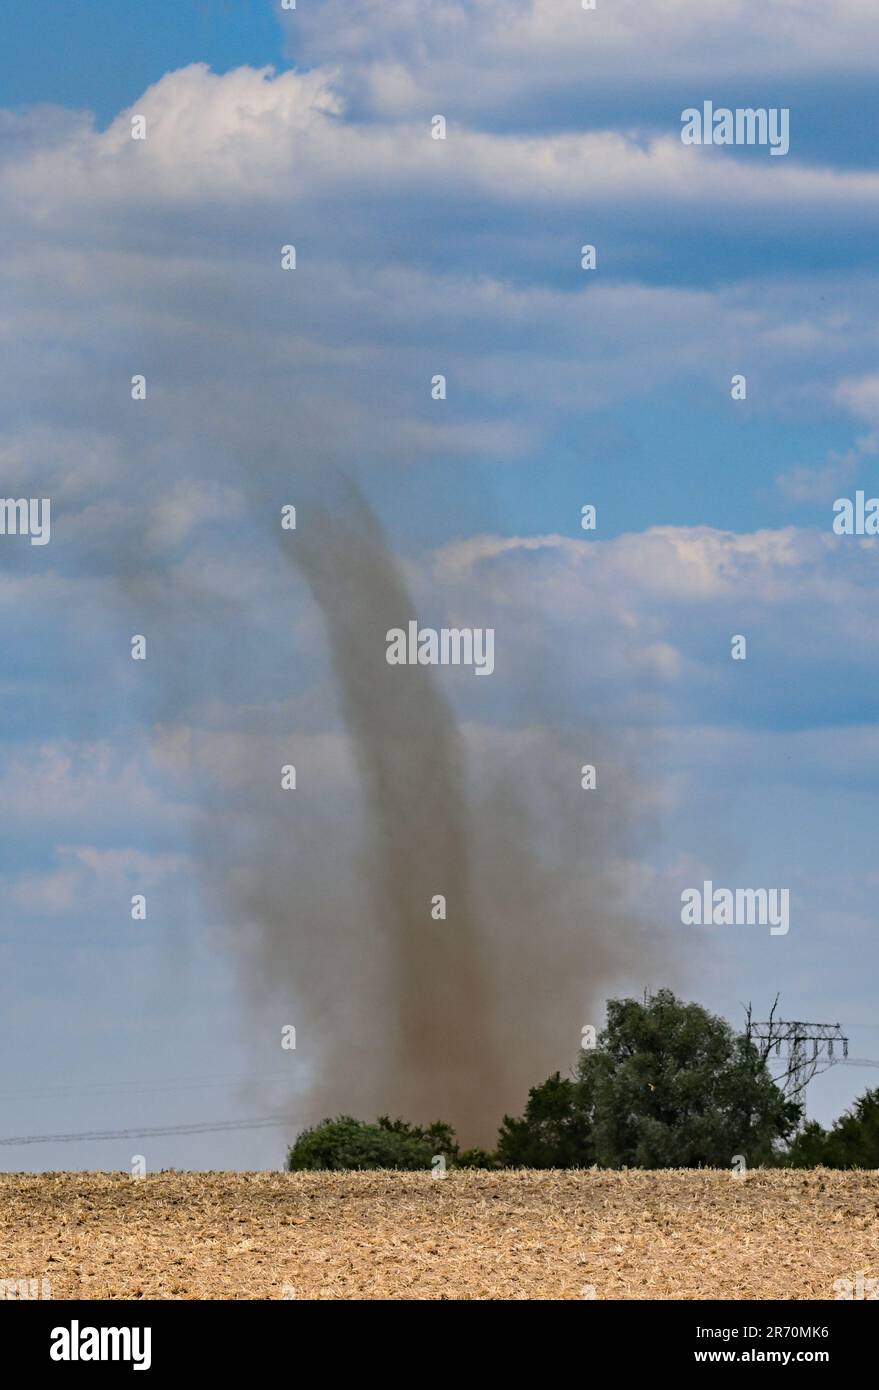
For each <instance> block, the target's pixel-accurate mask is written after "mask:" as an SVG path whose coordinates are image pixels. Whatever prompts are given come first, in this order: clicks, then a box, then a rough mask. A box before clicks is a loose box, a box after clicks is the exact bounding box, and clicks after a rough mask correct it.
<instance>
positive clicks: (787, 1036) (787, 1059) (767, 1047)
mask: <svg viewBox="0 0 879 1390" xmlns="http://www.w3.org/2000/svg"><path fill="white" fill-rule="evenodd" d="M777 1004H778V995H776V997H775V1003H774V1004H773V1005H772V1008H771V1010H770V1012H769V1018H768V1019H767V1020H766V1021H765V1022H755V1020H754V1019H753V1018H752V1017H751V1006H750V1004H749V1005H748V1009H747V1015H748V1022H747V1026H746V1029H745V1032H746V1034H747V1037H748V1038H749V1039H750V1041H751V1042H752V1043H753V1044H754V1046H755V1047H756V1049H757V1051H758V1053H759V1054H760V1056H761V1057H762V1059H763V1061H764V1062H765V1063H766V1064H767V1066H770V1067H771V1066H772V1065H773V1063H774V1062H775V1061H778V1062H780V1063H781V1064H782V1067H781V1070H780V1071H779V1072H778V1074H777V1075H776V1076H775V1077H774V1080H775V1083H776V1085H777V1086H780V1087H781V1089H782V1091H783V1092H784V1094H785V1095H786V1096H787V1098H788V1100H799V1099H801V1098H802V1099H803V1100H805V1096H804V1092H805V1090H806V1087H807V1086H808V1084H809V1082H810V1081H811V1080H812V1077H813V1076H816V1075H818V1073H820V1072H822V1071H826V1070H827V1068H828V1067H832V1066H833V1064H834V1062H835V1061H838V1060H839V1057H838V1056H835V1055H834V1052H835V1050H836V1049H839V1050H840V1051H841V1052H842V1056H843V1057H844V1058H845V1057H848V1038H847V1037H846V1036H845V1034H844V1033H843V1031H842V1026H841V1024H839V1023H806V1022H804V1021H803V1020H802V1019H790V1020H788V1019H782V1018H776V1017H775V1008H776V1005H777Z"/></svg>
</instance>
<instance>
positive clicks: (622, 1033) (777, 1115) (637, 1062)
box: [578, 989, 800, 1168]
mask: <svg viewBox="0 0 879 1390" xmlns="http://www.w3.org/2000/svg"><path fill="white" fill-rule="evenodd" d="M578 1075H579V1079H580V1081H581V1083H588V1086H589V1087H590V1088H591V1094H592V1097H593V1137H594V1142H595V1152H596V1158H597V1161H598V1163H599V1165H600V1166H602V1167H608V1168H619V1167H623V1166H628V1167H635V1168H693V1167H699V1166H704V1167H712V1168H726V1167H729V1165H730V1163H731V1162H732V1159H733V1157H734V1156H735V1155H736V1154H743V1155H744V1157H745V1159H746V1160H747V1162H748V1164H749V1165H750V1166H751V1167H755V1166H758V1165H760V1164H765V1163H769V1162H772V1160H773V1158H774V1157H775V1156H776V1153H777V1146H778V1144H779V1142H781V1141H784V1140H785V1139H787V1138H788V1137H789V1136H790V1135H791V1133H792V1132H793V1130H794V1129H795V1127H796V1124H797V1122H798V1119H799V1116H800V1106H799V1105H797V1104H796V1102H793V1101H789V1100H786V1099H785V1097H784V1095H783V1094H782V1092H781V1091H780V1090H779V1089H778V1087H777V1086H776V1085H775V1083H774V1081H773V1080H772V1077H771V1076H770V1074H769V1072H768V1070H767V1068H766V1064H765V1062H764V1061H763V1060H762V1059H761V1058H760V1056H759V1054H758V1052H757V1050H756V1048H755V1047H754V1046H753V1045H752V1044H751V1043H750V1042H749V1041H748V1039H747V1038H746V1037H744V1036H743V1035H741V1034H735V1033H734V1032H733V1030H732V1029H731V1028H730V1026H729V1024H728V1023H727V1022H726V1021H725V1020H724V1019H722V1018H719V1017H717V1016H716V1015H713V1014H710V1013H709V1012H708V1011H707V1009H703V1008H702V1007H701V1005H699V1004H688V1003H684V1002H683V1001H682V1000H680V999H677V998H676V997H675V995H674V994H672V992H671V991H670V990H665V989H663V990H659V991H658V993H657V994H655V995H653V996H651V997H649V998H646V999H645V1000H643V1001H641V1000H638V999H612V1000H610V1001H609V1003H608V1010H607V1027H606V1028H605V1029H604V1031H603V1033H602V1034H601V1035H600V1038H599V1045H598V1047H597V1048H596V1049H595V1050H594V1051H590V1052H584V1053H583V1054H582V1055H581V1061H580V1066H579V1071H578Z"/></svg>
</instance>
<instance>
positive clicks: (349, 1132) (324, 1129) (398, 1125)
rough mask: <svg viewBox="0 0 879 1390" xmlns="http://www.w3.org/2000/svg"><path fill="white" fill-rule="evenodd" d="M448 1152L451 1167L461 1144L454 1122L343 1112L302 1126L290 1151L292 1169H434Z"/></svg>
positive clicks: (288, 1166) (290, 1166)
mask: <svg viewBox="0 0 879 1390" xmlns="http://www.w3.org/2000/svg"><path fill="white" fill-rule="evenodd" d="M437 1154H444V1155H445V1158H446V1162H447V1163H448V1164H449V1166H450V1167H451V1166H452V1165H453V1164H454V1162H455V1160H456V1158H457V1156H458V1143H457V1140H456V1138H455V1133H454V1130H453V1129H452V1127H451V1125H447V1124H444V1123H443V1122H442V1121H441V1120H438V1121H436V1122H435V1123H434V1124H431V1125H427V1126H426V1127H425V1128H422V1127H421V1126H419V1125H411V1124H407V1123H406V1121H405V1120H391V1119H389V1118H388V1116H387V1115H382V1116H380V1117H379V1119H378V1120H377V1121H376V1123H375V1124H368V1123H367V1122H366V1121H365V1120H355V1119H354V1118H353V1116H351V1115H339V1116H338V1117H337V1118H336V1119H335V1120H322V1121H321V1123H320V1124H319V1125H315V1126H314V1127H313V1128H312V1129H306V1130H303V1132H302V1133H301V1134H300V1135H299V1136H298V1138H297V1139H296V1142H295V1144H294V1145H293V1146H292V1148H291V1149H290V1150H289V1151H288V1153H287V1162H286V1165H285V1166H286V1168H287V1171H288V1172H291V1173H296V1172H302V1171H303V1170H305V1169H324V1170H327V1169H335V1170H341V1169H352V1168H353V1169H367V1168H402V1169H410V1170H414V1169H418V1168H430V1167H431V1165H432V1160H433V1158H434V1156H435V1155H437Z"/></svg>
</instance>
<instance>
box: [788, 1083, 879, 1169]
mask: <svg viewBox="0 0 879 1390" xmlns="http://www.w3.org/2000/svg"><path fill="white" fill-rule="evenodd" d="M786 1161H787V1163H789V1164H790V1166H791V1167H793V1168H812V1167H814V1166H815V1165H817V1164H823V1165H824V1166H825V1167H826V1168H879V1089H876V1090H873V1091H865V1093H864V1094H863V1095H862V1096H861V1097H860V1098H859V1099H858V1100H856V1101H855V1103H854V1105H853V1106H852V1108H851V1110H847V1111H846V1112H845V1114H844V1115H841V1116H840V1117H839V1119H838V1120H836V1121H835V1123H834V1124H833V1126H832V1128H831V1129H829V1130H824V1129H822V1128H821V1126H820V1125H819V1124H817V1123H816V1122H815V1121H814V1120H813V1121H811V1122H810V1123H809V1124H807V1125H806V1126H805V1128H804V1129H803V1130H802V1132H801V1133H800V1134H798V1135H797V1136H796V1138H795V1139H794V1141H793V1143H792V1144H791V1146H790V1150H789V1151H788V1154H787V1160H786Z"/></svg>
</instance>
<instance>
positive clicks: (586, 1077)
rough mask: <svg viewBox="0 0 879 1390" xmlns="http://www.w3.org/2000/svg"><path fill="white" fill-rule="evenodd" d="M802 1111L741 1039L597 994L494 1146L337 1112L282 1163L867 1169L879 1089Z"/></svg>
mask: <svg viewBox="0 0 879 1390" xmlns="http://www.w3.org/2000/svg"><path fill="white" fill-rule="evenodd" d="M801 1118H802V1112H801V1107H800V1105H799V1104H798V1103H797V1102H795V1101H792V1100H790V1099H788V1098H786V1097H785V1095H784V1094H783V1092H782V1091H781V1090H779V1088H778V1087H777V1086H776V1084H775V1082H774V1081H773V1080H772V1077H771V1076H770V1074H769V1072H768V1070H767V1067H766V1063H765V1061H764V1060H763V1059H762V1058H761V1057H760V1055H759V1053H758V1052H757V1050H756V1048H755V1047H754V1046H753V1045H752V1044H751V1042H750V1041H749V1040H748V1039H747V1037H745V1036H744V1035H743V1034H737V1033H735V1032H734V1031H733V1030H732V1028H731V1027H730V1026H729V1024H728V1023H727V1022H726V1021H725V1020H724V1019H722V1018H718V1017H716V1016H715V1015H712V1014H710V1013H708V1012H707V1010H705V1009H703V1008H701V1006H700V1005H698V1004H692V1003H685V1002H683V1001H682V1000H679V999H677V998H676V997H675V996H674V994H672V993H671V992H670V991H669V990H660V991H659V992H658V993H657V994H655V995H653V996H652V997H649V998H645V999H644V1000H643V1001H642V1000H637V999H612V1000H610V1002H609V1003H608V1009H607V1026H606V1027H605V1029H604V1030H603V1032H602V1033H601V1034H600V1035H599V1036H598V1039H597V1043H596V1046H595V1047H594V1048H591V1049H588V1050H586V1049H584V1050H583V1051H582V1052H581V1054H580V1060H579V1062H578V1065H577V1068H576V1071H575V1073H574V1074H573V1075H572V1076H570V1077H563V1076H561V1074H560V1073H559V1072H556V1073H555V1074H554V1075H553V1076H551V1077H549V1079H548V1080H547V1081H544V1082H543V1084H542V1085H539V1086H535V1087H533V1088H532V1090H531V1091H530V1092H529V1094H528V1103H527V1105H526V1107H525V1112H524V1114H523V1115H521V1116H519V1117H511V1116H509V1115H505V1116H504V1120H503V1124H502V1125H501V1128H500V1133H499V1135H498V1143H497V1149H496V1151H495V1152H494V1153H488V1152H486V1151H484V1150H481V1149H467V1150H463V1151H462V1150H461V1149H460V1148H459V1146H458V1143H457V1140H456V1137H455V1134H454V1131H453V1130H452V1128H451V1126H450V1125H448V1124H444V1123H442V1122H437V1123H435V1124H432V1125H428V1126H426V1127H421V1126H418V1125H412V1124H408V1123H406V1122H405V1121H403V1120H391V1119H389V1118H388V1117H387V1116H382V1117H381V1118H380V1119H379V1120H377V1121H376V1122H375V1123H374V1124H367V1123H365V1122H363V1121H361V1120H355V1119H353V1118H352V1117H351V1116H340V1117H339V1118H337V1119H335V1120H324V1121H323V1122H322V1124H320V1125H317V1126H315V1128H313V1129H309V1130H306V1131H305V1132H304V1133H303V1134H301V1135H300V1136H299V1138H298V1139H297V1140H296V1143H295V1144H294V1145H293V1147H292V1148H291V1149H290V1151H289V1153H288V1156H287V1168H288V1169H290V1170H291V1171H297V1170H301V1169H350V1168H354V1169H363V1168H402V1169H417V1168H430V1167H431V1166H432V1165H435V1163H436V1161H437V1156H438V1155H442V1159H443V1161H444V1163H445V1164H446V1165H447V1166H448V1167H450V1168H451V1167H463V1168H473V1167H480V1168H496V1167H516V1168H518V1167H523V1168H589V1167H592V1166H593V1165H596V1164H597V1165H598V1166H599V1167H601V1168H623V1167H629V1168H695V1167H711V1168H728V1167H730V1165H731V1164H733V1163H734V1161H735V1160H736V1157H737V1156H738V1155H741V1156H742V1157H743V1158H744V1160H745V1162H746V1164H747V1166H748V1167H759V1166H770V1165H772V1166H778V1165H790V1166H796V1167H812V1166H814V1165H816V1164H825V1165H827V1166H828V1167H842V1168H845V1167H873V1168H875V1167H879V1091H877V1092H867V1094H866V1095H865V1096H864V1097H862V1099H861V1100H859V1101H858V1102H857V1104H856V1105H855V1107H854V1108H853V1110H852V1111H851V1112H849V1113H848V1114H847V1115H845V1116H843V1117H842V1119H840V1120H838V1121H837V1123H836V1124H835V1125H834V1126H833V1128H832V1129H831V1130H830V1131H825V1130H823V1129H822V1128H821V1126H820V1125H818V1124H815V1123H810V1124H807V1125H806V1126H805V1127H804V1128H803V1129H801V1130H798V1126H799V1124H800V1121H801Z"/></svg>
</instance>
